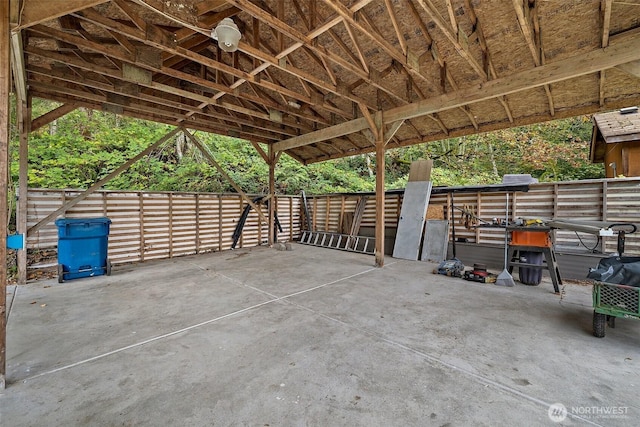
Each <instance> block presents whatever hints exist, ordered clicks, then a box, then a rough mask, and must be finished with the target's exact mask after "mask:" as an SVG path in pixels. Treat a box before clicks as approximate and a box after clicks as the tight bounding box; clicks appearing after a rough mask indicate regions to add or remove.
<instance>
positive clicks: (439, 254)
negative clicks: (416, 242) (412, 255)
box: [420, 219, 449, 262]
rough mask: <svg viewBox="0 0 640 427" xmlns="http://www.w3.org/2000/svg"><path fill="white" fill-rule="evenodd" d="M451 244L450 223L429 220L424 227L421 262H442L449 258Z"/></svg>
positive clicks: (441, 220) (440, 220)
mask: <svg viewBox="0 0 640 427" xmlns="http://www.w3.org/2000/svg"><path fill="white" fill-rule="evenodd" d="M448 243H449V221H447V220H443V219H430V220H427V222H426V224H425V227H424V242H423V243H422V255H421V256H420V260H421V261H428V262H441V261H444V260H445V259H446V258H447V246H448Z"/></svg>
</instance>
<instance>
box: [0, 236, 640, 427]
mask: <svg viewBox="0 0 640 427" xmlns="http://www.w3.org/2000/svg"><path fill="white" fill-rule="evenodd" d="M372 264H373V257H372V256H368V255H361V254H354V253H345V252H340V251H335V250H330V249H322V248H314V247H309V246H302V245H294V250H293V251H286V252H279V251H276V250H273V249H269V248H254V249H252V250H249V249H241V250H236V251H233V252H223V253H216V254H208V255H200V256H192V257H184V258H177V259H173V260H167V261H161V262H148V263H143V264H139V265H129V266H119V267H116V268H114V273H113V275H112V276H110V277H106V276H100V277H95V278H88V279H79V280H74V281H69V282H66V283H64V284H58V283H57V281H56V280H55V279H53V280H47V281H39V282H35V283H32V284H29V285H27V286H22V287H18V288H15V287H11V288H10V289H9V308H10V311H9V319H8V331H7V333H8V337H7V341H8V342H7V360H8V361H7V363H8V366H7V370H8V373H7V374H8V382H9V385H8V388H7V389H6V390H4V391H2V392H1V393H0V425H2V426H43V425H47V426H74V425H101V426H102V425H103V426H115V425H123V426H130V425H148V426H160V425H163V426H164V425H174V426H187V425H188V426H227V425H246V426H263V427H264V426H307V425H308V426H342V425H344V426H354V425H358V426H429V425H433V426H461V425H486V426H498V425H510V426H516V425H522V426H535V425H556V424H555V423H554V422H553V421H552V420H551V418H550V417H549V415H548V409H549V405H550V404H553V403H562V404H564V405H565V406H566V407H567V409H568V412H569V416H568V417H567V418H566V419H565V420H564V421H563V422H562V423H561V425H621V426H622V425H629V426H631V425H637V420H638V419H640V403H639V402H640V400H639V399H638V395H639V394H640V322H637V321H633V320H619V321H618V323H617V325H616V328H615V329H609V330H608V331H607V336H606V337H605V338H603V339H597V338H594V337H593V336H592V335H591V316H592V309H591V288H590V287H588V286H581V285H567V286H566V287H565V289H564V291H565V295H564V297H563V299H562V300H561V299H560V297H559V296H557V295H555V294H553V292H552V291H553V288H552V286H551V284H550V283H548V282H543V283H542V284H541V285H540V286H538V287H528V286H523V285H517V286H516V287H513V288H503V287H498V286H495V285H489V284H479V283H472V282H466V281H463V280H461V279H455V278H449V277H445V276H436V275H433V274H431V271H432V269H433V265H432V264H428V263H421V262H409V261H400V260H395V259H392V258H387V264H386V266H385V267H384V268H383V269H376V268H374V267H373V266H372Z"/></svg>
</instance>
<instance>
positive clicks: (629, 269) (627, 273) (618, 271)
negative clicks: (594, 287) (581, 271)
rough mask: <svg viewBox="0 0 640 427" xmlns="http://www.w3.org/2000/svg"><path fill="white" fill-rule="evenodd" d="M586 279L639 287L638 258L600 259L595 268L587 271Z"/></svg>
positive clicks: (639, 261)
mask: <svg viewBox="0 0 640 427" xmlns="http://www.w3.org/2000/svg"><path fill="white" fill-rule="evenodd" d="M587 279H593V280H597V281H600V282H606V283H613V284H616V285H629V286H635V287H640V257H610V258H602V259H601V260H600V262H599V263H598V267H597V268H591V269H590V270H589V274H587Z"/></svg>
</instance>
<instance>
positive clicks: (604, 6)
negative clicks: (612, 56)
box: [600, 0, 613, 47]
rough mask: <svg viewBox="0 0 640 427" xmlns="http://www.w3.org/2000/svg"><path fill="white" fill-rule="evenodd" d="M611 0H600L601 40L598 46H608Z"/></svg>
mask: <svg viewBox="0 0 640 427" xmlns="http://www.w3.org/2000/svg"><path fill="white" fill-rule="evenodd" d="M612 3H613V0H601V2H600V11H601V13H602V42H601V45H600V47H607V46H609V32H610V30H611V4H612Z"/></svg>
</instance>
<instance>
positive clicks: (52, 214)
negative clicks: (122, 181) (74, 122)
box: [27, 128, 180, 236]
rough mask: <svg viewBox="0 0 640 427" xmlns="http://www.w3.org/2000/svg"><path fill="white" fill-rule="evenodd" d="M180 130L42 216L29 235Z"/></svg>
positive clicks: (176, 129) (171, 133) (167, 135)
mask: <svg viewBox="0 0 640 427" xmlns="http://www.w3.org/2000/svg"><path fill="white" fill-rule="evenodd" d="M178 132H180V128H175V129H174V130H172V131H171V132H169V133H168V134H166V135H165V136H163V137H162V138H160V139H159V140H157V141H156V142H154V143H153V144H151V145H150V146H148V147H147V148H145V149H144V150H143V151H141V152H140V153H139V154H138V155H136V156H135V157H133V158H131V159H129V160H127V161H126V162H125V163H123V164H122V165H121V166H119V167H118V168H117V169H115V170H114V171H113V172H111V173H110V174H108V175H107V176H105V177H104V178H102V179H101V180H99V181H97V182H96V183H95V184H93V185H91V187H89V188H87V189H86V190H85V191H83V192H82V193H80V194H78V195H77V196H76V197H74V198H73V199H71V200H69V201H68V202H66V203H64V204H63V205H62V206H61V207H59V208H58V209H56V210H55V211H53V212H51V213H50V214H49V215H47V216H46V217H44V218H42V219H41V220H40V221H39V222H38V223H37V224H35V225H34V226H33V227H31V228H30V229H29V230H27V236H33V234H34V233H35V232H36V231H38V230H39V229H41V228H42V227H44V226H45V225H47V224H48V223H49V222H51V220H53V219H55V218H57V217H58V215H60V214H62V213H64V212H66V211H67V210H69V209H71V208H72V207H73V206H75V205H77V204H78V203H80V202H81V201H83V200H84V199H86V198H87V197H88V196H89V195H91V194H92V193H94V192H95V191H96V190H99V189H100V188H101V187H102V186H103V185H105V184H106V183H107V182H109V181H111V180H112V179H113V178H115V177H117V176H118V175H120V174H121V173H122V172H124V171H125V170H127V169H129V168H130V167H131V165H133V164H134V163H135V162H137V161H138V160H140V159H141V158H143V157H144V156H146V155H147V154H149V153H150V152H151V151H153V150H154V149H155V148H157V147H158V146H160V145H162V144H163V143H165V142H167V141H168V140H169V139H170V138H173V137H174V136H175V135H176V134H177V133H178Z"/></svg>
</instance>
